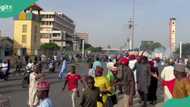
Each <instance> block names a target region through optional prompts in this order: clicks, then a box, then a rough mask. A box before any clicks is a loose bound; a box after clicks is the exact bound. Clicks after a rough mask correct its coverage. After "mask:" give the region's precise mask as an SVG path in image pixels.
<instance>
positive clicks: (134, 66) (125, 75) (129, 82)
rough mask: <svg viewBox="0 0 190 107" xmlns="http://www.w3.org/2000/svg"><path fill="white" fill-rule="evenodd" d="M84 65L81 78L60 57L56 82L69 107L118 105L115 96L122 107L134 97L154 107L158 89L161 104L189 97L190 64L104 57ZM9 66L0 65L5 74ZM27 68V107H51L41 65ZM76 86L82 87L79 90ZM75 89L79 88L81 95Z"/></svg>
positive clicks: (130, 106)
mask: <svg viewBox="0 0 190 107" xmlns="http://www.w3.org/2000/svg"><path fill="white" fill-rule="evenodd" d="M91 59H93V58H91ZM56 60H57V58H56V57H53V60H52V61H50V63H49V71H51V72H55V68H56V67H55V64H53V63H54V62H55V61H56ZM88 64H89V71H88V72H86V75H85V76H82V75H80V74H79V73H78V72H77V71H76V67H77V66H76V64H71V65H70V67H69V68H70V69H68V62H67V59H66V58H64V57H63V58H62V59H61V62H60V64H58V65H60V66H61V69H60V71H59V74H58V80H64V85H63V88H62V90H63V91H64V90H65V88H66V87H68V91H69V92H70V93H71V101H72V105H71V106H72V107H77V106H78V105H79V106H81V107H113V106H114V105H115V104H117V103H118V99H117V96H118V95H123V100H124V101H123V104H120V105H122V107H133V105H134V104H133V100H134V98H135V97H138V96H139V97H140V102H139V103H140V104H141V105H142V107H148V103H150V104H152V105H155V104H156V103H157V90H158V89H160V90H163V98H164V102H166V101H168V100H169V99H172V98H185V97H187V96H190V61H187V62H184V61H182V60H181V61H176V62H175V60H172V59H167V60H165V61H164V60H162V59H160V58H154V59H150V58H148V57H146V56H135V55H128V56H119V57H108V59H107V60H106V61H105V60H103V61H102V60H101V59H100V58H99V57H98V56H96V59H95V61H92V60H91V61H88ZM17 65H18V66H17V67H16V70H18V69H20V67H19V60H18V62H17ZM9 66H10V65H9V62H4V63H3V64H2V68H4V69H3V70H5V72H8V71H7V70H10V68H9ZM27 67H28V70H29V72H30V73H29V77H28V83H29V98H28V106H29V107H54V104H53V102H52V100H51V98H50V97H49V89H50V84H49V82H48V81H47V79H46V76H45V75H44V72H43V69H42V61H38V60H34V62H32V61H31V60H30V59H29V60H28V64H27ZM5 68H6V69H5ZM5 74H6V73H5ZM79 82H80V84H82V86H79ZM79 87H82V91H80V90H79ZM81 93H82V94H81ZM77 97H80V101H79V104H78V103H77V101H76V100H77ZM77 104H78V105H77Z"/></svg>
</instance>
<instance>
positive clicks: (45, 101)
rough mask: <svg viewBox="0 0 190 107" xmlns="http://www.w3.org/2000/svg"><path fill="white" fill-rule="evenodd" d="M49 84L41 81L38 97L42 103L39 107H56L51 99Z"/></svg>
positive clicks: (38, 86)
mask: <svg viewBox="0 0 190 107" xmlns="http://www.w3.org/2000/svg"><path fill="white" fill-rule="evenodd" d="M49 87H50V86H49V83H48V82H47V81H40V82H38V84H37V96H38V98H39V99H40V103H39V105H38V106H37V107H54V106H53V103H52V101H51V99H50V98H49Z"/></svg>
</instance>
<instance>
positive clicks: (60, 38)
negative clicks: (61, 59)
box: [40, 11, 75, 50]
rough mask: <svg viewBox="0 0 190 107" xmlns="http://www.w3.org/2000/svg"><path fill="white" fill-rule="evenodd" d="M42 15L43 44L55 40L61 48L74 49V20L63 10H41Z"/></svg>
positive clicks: (41, 31)
mask: <svg viewBox="0 0 190 107" xmlns="http://www.w3.org/2000/svg"><path fill="white" fill-rule="evenodd" d="M40 16H41V24H40V33H41V39H40V41H41V44H43V43H50V42H53V43H56V44H57V45H58V46H60V47H61V48H70V50H73V44H74V42H73V41H74V32H75V24H74V21H73V20H72V19H70V18H69V17H67V16H66V15H65V14H64V13H61V12H46V11H41V12H40Z"/></svg>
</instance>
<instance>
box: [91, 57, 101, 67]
mask: <svg viewBox="0 0 190 107" xmlns="http://www.w3.org/2000/svg"><path fill="white" fill-rule="evenodd" d="M97 66H99V67H103V65H102V63H101V61H100V59H99V58H98V57H97V58H96V61H95V62H94V63H93V67H92V68H93V69H94V70H96V67H97Z"/></svg>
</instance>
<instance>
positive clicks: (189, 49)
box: [175, 43, 190, 57]
mask: <svg viewBox="0 0 190 107" xmlns="http://www.w3.org/2000/svg"><path fill="white" fill-rule="evenodd" d="M179 51H180V49H179V48H177V49H176V52H175V53H176V54H178V55H179ZM189 55H190V43H184V44H182V56H184V57H185V56H189Z"/></svg>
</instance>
